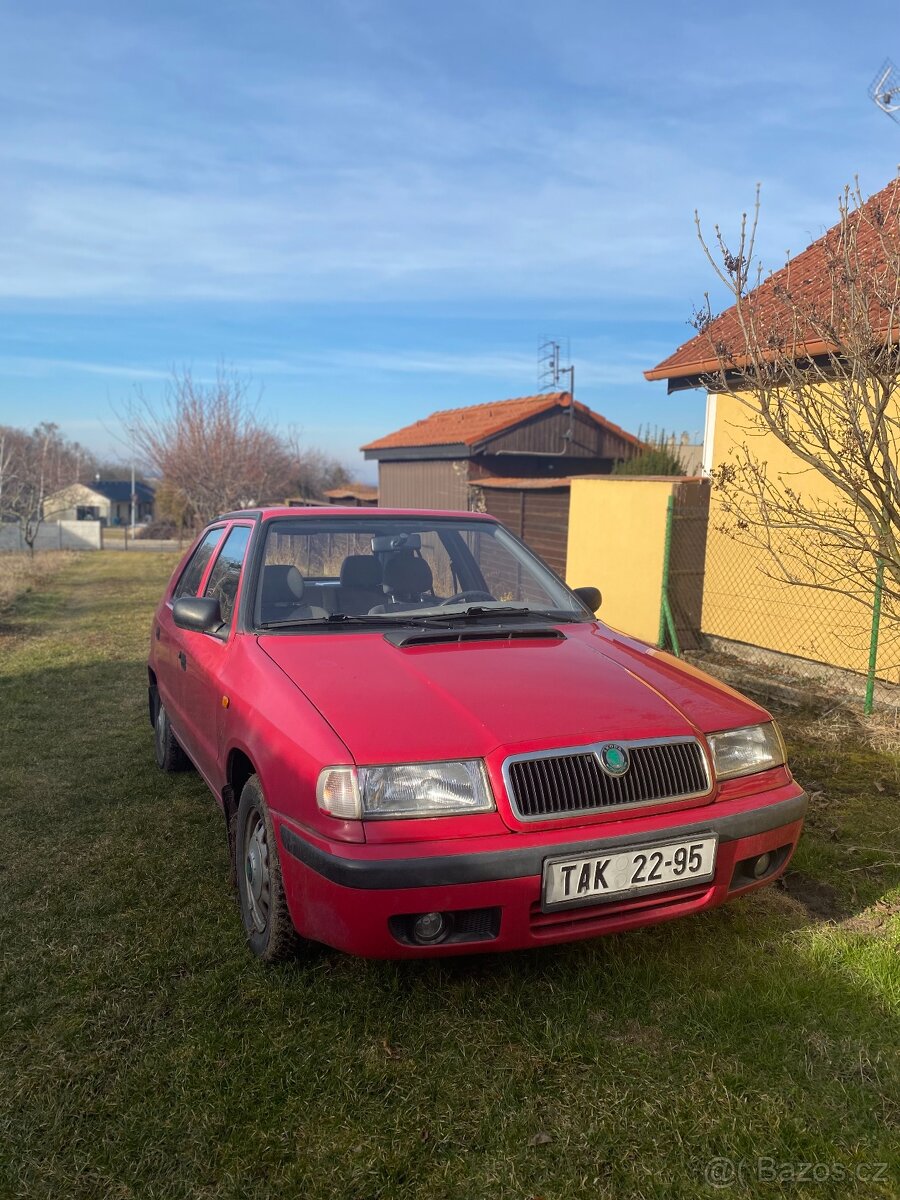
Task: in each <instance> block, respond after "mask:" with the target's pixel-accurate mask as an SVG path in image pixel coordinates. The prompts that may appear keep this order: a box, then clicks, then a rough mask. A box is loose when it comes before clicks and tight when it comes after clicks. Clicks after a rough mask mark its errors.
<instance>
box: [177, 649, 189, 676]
mask: <svg viewBox="0 0 900 1200" xmlns="http://www.w3.org/2000/svg"><path fill="white" fill-rule="evenodd" d="M178 661H179V662H180V663H181V669H182V671H186V670H187V655H186V654H185V652H184V651H183V650H179V651H178Z"/></svg>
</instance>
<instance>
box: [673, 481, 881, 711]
mask: <svg viewBox="0 0 900 1200" xmlns="http://www.w3.org/2000/svg"><path fill="white" fill-rule="evenodd" d="M763 537H764V539H765V542H764V544H761V538H760V536H759V535H758V534H757V536H755V537H754V535H753V531H748V530H742V529H740V528H737V527H735V526H732V525H729V524H728V522H727V521H726V520H725V519H724V518H723V517H722V516H720V515H718V514H717V512H716V509H715V504H713V507H712V511H708V510H707V507H706V505H702V506H697V505H693V506H683V505H680V504H678V503H677V501H676V500H675V499H674V498H673V499H672V500H670V502H669V509H668V520H667V525H666V553H665V561H664V569H663V589H662V598H661V618H660V631H659V641H660V645H665V646H667V647H668V648H670V649H672V650H674V651H675V652H676V653H679V654H683V653H685V652H691V651H694V652H698V653H701V654H706V655H709V654H713V655H715V654H727V655H731V656H734V657H737V658H740V659H742V660H743V661H745V662H748V663H758V664H760V665H761V667H762V668H763V669H764V670H766V671H767V672H770V673H773V674H774V675H776V676H779V677H782V678H793V679H807V680H818V681H820V682H822V683H824V684H825V685H826V686H827V688H828V689H829V690H833V691H834V692H835V693H843V694H845V695H847V696H848V697H849V696H853V697H855V698H858V699H859V701H860V703H861V704H862V705H863V707H864V708H865V710H866V711H867V712H870V711H872V709H873V707H877V708H881V709H884V708H888V707H889V708H892V709H894V710H900V612H898V606H897V603H896V600H895V599H894V597H893V595H892V594H891V592H890V589H886V588H885V587H884V579H883V570H877V569H874V568H873V569H871V570H870V571H868V572H867V571H866V570H865V569H859V570H857V571H854V572H852V573H850V572H845V573H844V576H843V582H841V578H840V564H839V563H838V562H837V560H835V563H836V566H835V568H834V571H833V573H832V576H831V577H829V576H828V575H827V573H826V572H825V571H823V570H822V569H821V568H820V569H819V572H818V578H819V580H820V582H821V581H822V580H823V578H824V579H826V580H827V586H825V587H822V586H819V587H815V586H808V585H806V584H804V583H798V582H786V581H785V570H787V572H788V573H789V574H790V573H793V575H794V578H797V577H798V576H799V577H800V578H807V577H809V576H804V575H803V574H802V570H803V563H804V562H808V561H811V558H810V553H809V552H810V546H807V547H804V546H802V545H801V544H800V542H799V540H798V539H799V535H798V534H797V533H796V532H795V531H782V532H780V533H776V532H774V531H765V532H764V534H763ZM828 557H829V556H828V554H822V553H821V550H820V552H819V553H818V555H817V558H818V560H819V561H821V560H823V559H824V560H825V561H826V566H827V560H828Z"/></svg>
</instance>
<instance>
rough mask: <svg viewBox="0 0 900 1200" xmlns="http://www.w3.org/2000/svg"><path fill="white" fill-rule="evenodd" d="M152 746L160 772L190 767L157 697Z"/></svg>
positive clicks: (162, 705) (182, 769)
mask: <svg viewBox="0 0 900 1200" xmlns="http://www.w3.org/2000/svg"><path fill="white" fill-rule="evenodd" d="M153 745H154V750H155V752H156V765H157V766H158V767H159V769H160V770H161V771H185V770H187V768H188V767H189V766H190V765H191V761H190V759H189V758H188V756H187V755H186V754H185V752H184V751H183V750H182V748H181V746H180V745H179V744H178V739H177V738H176V737H175V734H174V733H173V732H172V725H171V723H170V721H169V714H168V713H167V712H166V709H165V705H164V704H163V702H162V700H160V698H159V695H157V697H156V716H155V717H154V720H153Z"/></svg>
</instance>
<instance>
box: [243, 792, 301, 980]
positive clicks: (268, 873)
mask: <svg viewBox="0 0 900 1200" xmlns="http://www.w3.org/2000/svg"><path fill="white" fill-rule="evenodd" d="M235 874H236V876H237V885H238V897H239V899H240V905H241V920H242V921H243V924H244V932H245V933H246V935H247V944H248V946H249V947H250V949H251V950H252V951H253V953H254V954H255V955H256V956H257V958H261V959H262V960H263V961H264V962H281V961H283V960H284V959H287V958H294V957H295V956H296V955H297V953H298V952H299V951H300V950H301V949H302V948H303V947H304V946H306V945H308V943H307V942H305V941H304V939H303V938H301V937H300V936H299V934H298V933H297V931H296V929H295V928H294V923H293V921H292V920H291V914H290V913H289V912H288V906H287V901H286V900H285V896H284V881H283V879H282V875H281V863H280V861H279V858H278V844H277V842H276V839H275V829H274V826H273V825H272V818H271V816H270V814H269V809H268V805H267V804H266V801H265V797H264V796H263V793H262V788H261V787H260V786H259V779H258V778H257V777H256V776H255V775H251V776H250V778H249V779H248V780H247V782H246V783H245V784H244V787H243V790H242V791H241V800H240V804H239V805H238V812H237V836H236V837H235Z"/></svg>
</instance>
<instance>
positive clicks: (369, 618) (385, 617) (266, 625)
mask: <svg viewBox="0 0 900 1200" xmlns="http://www.w3.org/2000/svg"><path fill="white" fill-rule="evenodd" d="M382 621H388V622H390V623H391V624H395V625H396V624H400V625H407V624H409V618H408V617H406V616H404V615H403V614H402V613H396V614H395V613H372V614H368V613H329V614H328V615H327V616H325V617H285V618H284V619H283V620H280V621H260V623H259V625H258V627H257V628H259V629H309V628H310V627H312V626H315V625H360V624H362V625H373V624H375V623H376V622H378V623H380V622H382Z"/></svg>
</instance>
